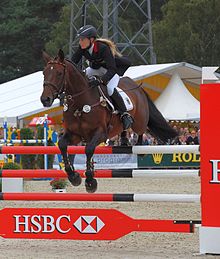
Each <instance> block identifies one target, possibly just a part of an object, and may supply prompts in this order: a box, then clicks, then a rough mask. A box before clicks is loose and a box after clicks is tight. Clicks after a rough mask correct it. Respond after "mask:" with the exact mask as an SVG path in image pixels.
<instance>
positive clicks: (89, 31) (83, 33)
mask: <svg viewBox="0 0 220 259" xmlns="http://www.w3.org/2000/svg"><path fill="white" fill-rule="evenodd" d="M77 37H79V38H88V39H90V38H96V37H97V30H96V28H95V27H94V26H92V25H85V26H83V27H81V28H80V29H79V30H78V32H77Z"/></svg>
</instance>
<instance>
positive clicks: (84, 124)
mask: <svg viewBox="0 0 220 259" xmlns="http://www.w3.org/2000/svg"><path fill="white" fill-rule="evenodd" d="M91 128H92V126H91V123H89V122H88V121H85V120H83V119H80V120H76V121H75V122H74V123H72V125H71V126H70V127H69V130H70V131H72V132H73V133H75V134H77V135H79V136H82V137H85V136H86V135H87V134H88V133H89V132H90V131H91Z"/></svg>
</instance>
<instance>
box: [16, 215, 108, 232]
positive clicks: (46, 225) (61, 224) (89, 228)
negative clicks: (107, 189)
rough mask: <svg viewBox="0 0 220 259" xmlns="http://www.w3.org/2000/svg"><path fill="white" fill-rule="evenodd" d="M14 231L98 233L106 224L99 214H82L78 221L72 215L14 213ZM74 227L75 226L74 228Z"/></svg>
mask: <svg viewBox="0 0 220 259" xmlns="http://www.w3.org/2000/svg"><path fill="white" fill-rule="evenodd" d="M13 218H14V221H15V222H14V223H15V224H14V226H15V228H14V231H13V232H14V233H20V234H22V233H34V234H36V233H45V234H46V233H47V234H49V233H54V232H58V233H60V234H67V233H72V232H74V230H75V229H76V230H78V232H79V233H82V234H96V233H98V232H99V231H100V230H101V229H102V228H103V227H104V226H105V224H104V222H103V221H102V220H101V219H100V218H99V217H98V216H80V217H79V218H78V219H77V220H76V221H74V220H73V219H71V218H72V217H71V215H60V216H58V217H54V216H52V215H13ZM73 227H74V228H73Z"/></svg>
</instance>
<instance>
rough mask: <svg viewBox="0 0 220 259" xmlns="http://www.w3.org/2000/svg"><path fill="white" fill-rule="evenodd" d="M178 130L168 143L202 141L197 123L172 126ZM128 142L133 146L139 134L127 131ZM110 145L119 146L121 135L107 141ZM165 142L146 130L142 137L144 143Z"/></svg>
mask: <svg viewBox="0 0 220 259" xmlns="http://www.w3.org/2000/svg"><path fill="white" fill-rule="evenodd" d="M172 127H173V128H174V129H175V130H176V131H177V132H178V136H177V137H176V138H175V139H170V140H168V142H167V143H165V144H167V145H199V143H200V129H199V127H198V126H197V125H192V126H190V127H188V126H186V127H182V126H181V124H180V125H173V126H172ZM127 138H128V144H129V145H130V146H133V145H135V144H136V143H137V141H138V135H137V134H136V133H134V132H133V131H132V130H128V131H127ZM106 144H107V145H110V146H118V145H120V144H121V139H120V135H117V136H115V137H114V138H112V139H110V140H108V141H107V143H106ZM160 144H164V143H162V142H161V141H160V140H159V139H157V138H156V137H155V136H153V135H152V134H151V133H150V132H145V133H144V134H143V138H142V145H160Z"/></svg>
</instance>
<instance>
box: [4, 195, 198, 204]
mask: <svg viewBox="0 0 220 259" xmlns="http://www.w3.org/2000/svg"><path fill="white" fill-rule="evenodd" d="M0 200H18V201H86V202H91V201H103V202H113V201H117V202H143V201H145V202H146V201H147V202H178V203H179V202H183V203H194V202H195V203H198V202H200V195H199V194H131V193H119V194H108V193H94V194H87V193H0Z"/></svg>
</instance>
